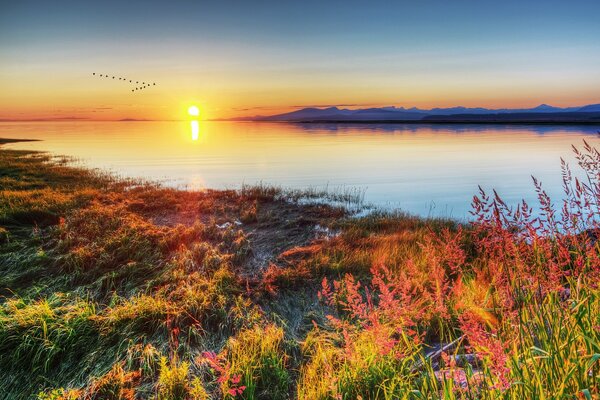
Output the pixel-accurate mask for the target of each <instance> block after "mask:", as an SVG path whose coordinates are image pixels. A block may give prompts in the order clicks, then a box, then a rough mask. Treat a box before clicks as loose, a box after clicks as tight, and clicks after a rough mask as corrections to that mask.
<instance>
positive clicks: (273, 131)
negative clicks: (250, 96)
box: [0, 122, 600, 219]
mask: <svg viewBox="0 0 600 400" xmlns="http://www.w3.org/2000/svg"><path fill="white" fill-rule="evenodd" d="M597 129H598V128H597V127H596V128H595V127H586V126H583V127H564V126H562V127H561V126H506V127H502V126H461V125H434V126H427V125H403V124H389V125H366V124H365V125H358V124H319V125H314V124H304V125H302V124H278V123H275V124H274V123H249V122H201V123H200V125H199V127H198V129H197V131H196V132H192V127H191V125H190V122H50V123H49V122H31V123H12V122H11V123H0V137H4V138H31V139H41V140H42V141H41V142H29V143H15V144H11V145H8V146H6V147H9V148H15V149H16V148H18V149H32V150H48V151H51V152H53V153H56V154H61V155H62V154H64V155H70V156H74V157H77V158H78V159H80V160H81V162H82V163H84V165H87V166H91V167H99V168H105V169H110V170H112V171H115V172H117V173H118V174H120V175H122V176H128V177H144V178H150V179H153V180H160V181H162V182H163V183H165V184H167V185H171V186H177V187H185V188H191V189H199V188H205V187H208V188H239V187H240V186H241V185H242V184H243V183H246V184H254V183H259V182H263V183H268V184H275V185H281V186H284V187H289V188H309V187H311V188H324V187H326V186H328V187H329V188H334V189H335V188H360V189H364V190H365V200H366V201H367V202H370V203H373V204H375V205H377V206H380V207H385V208H401V209H403V210H405V211H408V212H411V213H414V214H419V215H423V216H446V217H454V218H460V219H464V218H468V216H469V210H470V202H471V198H472V196H473V194H475V193H476V192H477V186H478V185H481V186H482V187H483V188H484V189H486V190H489V189H492V188H495V189H497V190H498V192H499V193H500V194H501V196H503V198H504V199H505V200H506V201H507V202H509V203H513V204H514V203H516V202H517V201H518V200H519V199H521V198H525V199H527V200H528V201H531V202H532V203H534V202H535V192H534V191H533V188H532V184H531V175H535V176H536V177H538V178H539V179H540V180H541V181H542V183H543V185H544V187H545V188H546V189H547V191H548V192H549V193H550V194H551V195H553V196H555V198H556V199H559V198H560V195H561V186H560V184H561V178H560V157H561V156H562V157H564V158H565V159H566V160H568V161H571V162H572V163H573V158H572V156H571V150H570V147H571V144H575V145H581V144H582V140H583V139H585V140H588V141H589V142H590V143H592V144H594V145H596V146H597V147H600V140H599V136H598V135H597V133H596V131H597Z"/></svg>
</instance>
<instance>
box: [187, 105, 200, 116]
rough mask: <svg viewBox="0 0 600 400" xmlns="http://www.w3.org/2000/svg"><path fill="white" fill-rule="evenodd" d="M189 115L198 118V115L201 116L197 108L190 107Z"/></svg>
mask: <svg viewBox="0 0 600 400" xmlns="http://www.w3.org/2000/svg"><path fill="white" fill-rule="evenodd" d="M188 114H190V115H191V116H194V117H197V116H198V115H200V110H199V109H198V107H196V106H190V108H188Z"/></svg>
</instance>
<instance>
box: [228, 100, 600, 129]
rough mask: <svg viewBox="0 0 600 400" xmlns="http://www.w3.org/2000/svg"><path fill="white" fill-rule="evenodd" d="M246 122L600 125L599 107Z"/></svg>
mask: <svg viewBox="0 0 600 400" xmlns="http://www.w3.org/2000/svg"><path fill="white" fill-rule="evenodd" d="M234 120H246V121H285V122H427V123H441V122H450V123H460V122H464V123H488V122H489V123H516V122H524V123H560V122H565V123H593V124H596V123H598V124H600V104H591V105H587V106H583V107H566V108H561V107H553V106H549V105H547V104H541V105H539V106H537V107H534V108H525V109H510V108H502V109H488V108H481V107H477V108H468V107H451V108H432V109H429V110H423V109H419V108H416V107H413V108H404V107H399V108H398V107H393V106H392V107H380V108H361V109H347V108H338V107H328V108H314V107H311V108H303V109H301V110H298V111H292V112H289V113H285V114H277V115H268V116H255V117H245V118H234Z"/></svg>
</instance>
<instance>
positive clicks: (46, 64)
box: [0, 0, 600, 120]
mask: <svg viewBox="0 0 600 400" xmlns="http://www.w3.org/2000/svg"><path fill="white" fill-rule="evenodd" d="M598 15H600V1H598V0H569V1H565V0H560V1H557V0H529V1H525V0H519V1H516V0H503V1H497V0H495V1H490V0H472V1H471V0H468V1H467V0H453V1H448V0H444V1H441V0H439V1H438V0H419V1H417V0H415V1H402V0H396V1H366V0H365V1H327V0H321V1H312V0H308V1H293V2H292V1H284V0H274V1H271V0H254V1H249V0H245V1H232V0H221V1H206V0H195V1H191V0H190V1H184V0H179V1H177V0H173V1H162V2H158V1H149V0H128V1H108V0H104V1H88V0H78V1H61V0H55V1H30V0H20V1H13V0H0V119H53V118H59V119H60V118H85V119H96V120H104V119H108V120H111V119H122V118H135V119H181V118H184V117H185V115H186V110H187V108H188V107H189V106H190V105H192V104H195V105H197V106H198V107H199V108H200V110H201V117H202V118H206V119H210V118H228V117H235V116H250V115H258V114H261V115H266V114H274V113H279V112H286V111H291V110H294V109H297V108H300V107H309V106H318V107H321V106H322V107H326V106H333V105H339V106H344V107H349V108H357V107H368V106H391V105H395V106H405V107H412V106H417V107H421V108H430V107H450V106H459V105H460V106H482V107H493V108H501V107H515V108H517V107H534V106H537V105H539V104H541V103H547V104H551V105H555V106H577V105H585V104H593V103H600V40H599V39H598V38H600V24H599V23H598V21H597V18H598ZM94 72H95V73H96V74H97V75H98V74H100V73H102V74H109V75H110V76H113V75H114V76H117V77H126V78H128V79H134V80H139V81H152V82H156V86H152V87H150V88H147V89H145V90H142V91H134V92H131V87H130V86H129V83H128V82H127V83H125V82H123V81H118V80H117V81H113V80H112V78H111V79H110V80H105V79H102V78H99V77H97V76H93V75H92V73H94Z"/></svg>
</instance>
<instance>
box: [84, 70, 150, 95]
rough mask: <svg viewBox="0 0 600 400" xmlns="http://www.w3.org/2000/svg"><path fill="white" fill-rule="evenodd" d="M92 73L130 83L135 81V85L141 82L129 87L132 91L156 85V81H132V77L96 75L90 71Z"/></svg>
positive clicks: (93, 73)
mask: <svg viewBox="0 0 600 400" xmlns="http://www.w3.org/2000/svg"><path fill="white" fill-rule="evenodd" d="M92 75H94V76H99V77H100V78H111V77H112V79H118V80H120V81H123V82H127V81H129V83H131V84H133V83H134V82H135V84H136V85H139V84H140V83H141V84H142V86H139V87H138V86H136V87H135V88H133V89H131V91H132V92H135V91H136V90H144V89H146V88H148V87H150V86H156V82H144V81H134V80H133V79H127V78H123V77H119V76H112V75H107V74H99V75H96V73H95V72H92Z"/></svg>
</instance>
